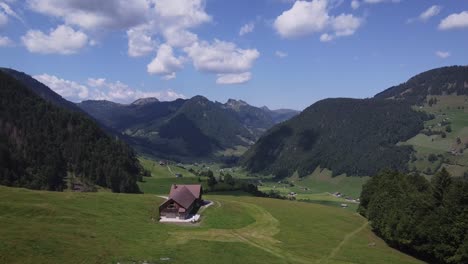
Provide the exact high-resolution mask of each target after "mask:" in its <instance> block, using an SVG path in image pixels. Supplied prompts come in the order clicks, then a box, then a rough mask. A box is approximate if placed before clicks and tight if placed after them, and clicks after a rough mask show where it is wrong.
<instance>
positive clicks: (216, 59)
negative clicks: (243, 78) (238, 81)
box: [184, 39, 260, 73]
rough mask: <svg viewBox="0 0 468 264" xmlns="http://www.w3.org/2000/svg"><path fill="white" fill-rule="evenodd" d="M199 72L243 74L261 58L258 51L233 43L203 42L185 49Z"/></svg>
mask: <svg viewBox="0 0 468 264" xmlns="http://www.w3.org/2000/svg"><path fill="white" fill-rule="evenodd" d="M184 50H185V52H187V54H188V56H189V57H190V58H191V59H192V61H193V65H194V67H195V68H196V69H197V70H200V71H204V72H211V73H242V72H247V71H249V70H250V68H252V66H253V64H254V62H255V60H257V58H258V57H259V56H260V53H259V52H258V51H257V50H256V49H241V48H238V47H237V46H236V45H235V44H234V43H232V42H225V41H220V40H217V39H215V40H214V42H213V43H208V42H206V41H201V42H197V43H195V44H193V45H192V46H190V47H187V48H185V49H184Z"/></svg>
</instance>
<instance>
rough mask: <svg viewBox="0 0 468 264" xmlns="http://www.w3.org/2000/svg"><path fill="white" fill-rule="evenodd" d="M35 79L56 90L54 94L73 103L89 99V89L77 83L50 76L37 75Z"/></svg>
mask: <svg viewBox="0 0 468 264" xmlns="http://www.w3.org/2000/svg"><path fill="white" fill-rule="evenodd" d="M33 77H34V79H36V80H38V81H39V82H41V83H43V84H45V85H47V86H48V87H49V88H50V89H52V90H54V92H56V93H58V94H60V95H61V96H63V97H65V98H67V99H70V100H71V101H74V102H77V101H81V100H84V99H87V98H88V96H89V90H88V88H87V87H86V86H84V85H81V84H78V83H76V82H73V81H68V80H64V79H60V78H58V77H56V76H53V75H49V74H41V75H35V76H33Z"/></svg>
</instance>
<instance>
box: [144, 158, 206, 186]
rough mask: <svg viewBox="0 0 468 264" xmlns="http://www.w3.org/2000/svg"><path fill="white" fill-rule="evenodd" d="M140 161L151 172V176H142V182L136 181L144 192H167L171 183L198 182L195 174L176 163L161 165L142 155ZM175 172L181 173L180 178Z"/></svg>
mask: <svg viewBox="0 0 468 264" xmlns="http://www.w3.org/2000/svg"><path fill="white" fill-rule="evenodd" d="M140 163H141V165H142V166H143V167H144V168H145V169H147V170H149V171H150V172H151V177H144V178H143V182H141V183H138V186H139V187H140V190H141V191H142V192H144V193H152V194H167V193H168V192H169V189H170V187H171V185H172V184H199V182H198V177H197V176H195V175H194V174H192V173H191V172H189V171H188V170H186V169H184V168H180V167H178V166H176V165H164V166H161V165H159V162H156V161H153V160H150V159H146V158H142V157H141V158H140ZM176 173H180V174H182V178H177V177H176V176H175V174H176Z"/></svg>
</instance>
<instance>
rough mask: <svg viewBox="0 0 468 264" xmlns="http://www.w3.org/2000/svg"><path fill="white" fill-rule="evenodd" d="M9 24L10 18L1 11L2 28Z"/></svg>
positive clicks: (0, 21)
mask: <svg viewBox="0 0 468 264" xmlns="http://www.w3.org/2000/svg"><path fill="white" fill-rule="evenodd" d="M7 23H8V16H7V15H6V14H5V13H3V12H1V11H0V27H2V26H4V25H6V24H7Z"/></svg>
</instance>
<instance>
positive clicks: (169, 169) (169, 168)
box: [167, 165, 175, 176]
mask: <svg viewBox="0 0 468 264" xmlns="http://www.w3.org/2000/svg"><path fill="white" fill-rule="evenodd" d="M167 170H168V171H169V172H170V173H171V174H172V175H174V176H175V174H174V172H172V169H171V167H170V166H169V165H167Z"/></svg>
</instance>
